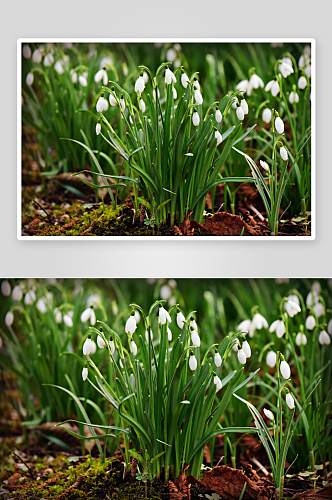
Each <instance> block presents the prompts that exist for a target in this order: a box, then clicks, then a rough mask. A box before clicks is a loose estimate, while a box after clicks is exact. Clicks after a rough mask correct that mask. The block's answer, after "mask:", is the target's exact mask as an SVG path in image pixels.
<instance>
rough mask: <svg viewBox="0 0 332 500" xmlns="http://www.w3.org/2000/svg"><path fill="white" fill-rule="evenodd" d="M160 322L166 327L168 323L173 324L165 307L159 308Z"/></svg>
mask: <svg viewBox="0 0 332 500" xmlns="http://www.w3.org/2000/svg"><path fill="white" fill-rule="evenodd" d="M159 321H160V323H161V324H162V325H165V324H166V321H168V322H169V323H172V318H171V317H170V315H169V313H168V312H167V311H166V309H165V308H164V307H159Z"/></svg>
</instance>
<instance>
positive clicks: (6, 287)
mask: <svg viewBox="0 0 332 500" xmlns="http://www.w3.org/2000/svg"><path fill="white" fill-rule="evenodd" d="M11 291H12V289H11V286H10V283H9V281H7V280H6V281H3V282H2V283H1V293H2V295H4V296H5V297H9V295H10V294H11Z"/></svg>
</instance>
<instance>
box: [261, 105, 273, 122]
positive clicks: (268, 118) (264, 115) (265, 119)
mask: <svg viewBox="0 0 332 500" xmlns="http://www.w3.org/2000/svg"><path fill="white" fill-rule="evenodd" d="M271 117H272V111H271V110H270V109H269V108H265V109H264V110H263V113H262V119H263V122H265V123H270V121H271Z"/></svg>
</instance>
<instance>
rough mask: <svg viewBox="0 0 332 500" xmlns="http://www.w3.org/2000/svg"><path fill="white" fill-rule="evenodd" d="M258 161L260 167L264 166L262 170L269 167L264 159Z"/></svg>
mask: <svg viewBox="0 0 332 500" xmlns="http://www.w3.org/2000/svg"><path fill="white" fill-rule="evenodd" d="M259 163H260V164H261V167H262V168H264V170H267V171H269V170H270V167H269V166H268V164H267V163H266V161H263V160H259Z"/></svg>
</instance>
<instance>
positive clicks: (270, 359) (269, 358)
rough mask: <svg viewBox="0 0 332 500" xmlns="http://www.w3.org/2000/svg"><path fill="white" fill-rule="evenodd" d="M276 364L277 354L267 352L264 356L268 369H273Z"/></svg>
mask: <svg viewBox="0 0 332 500" xmlns="http://www.w3.org/2000/svg"><path fill="white" fill-rule="evenodd" d="M276 362H277V353H275V352H274V351H269V352H268V353H267V355H266V364H267V366H269V367H270V368H274V367H275V365H276Z"/></svg>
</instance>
